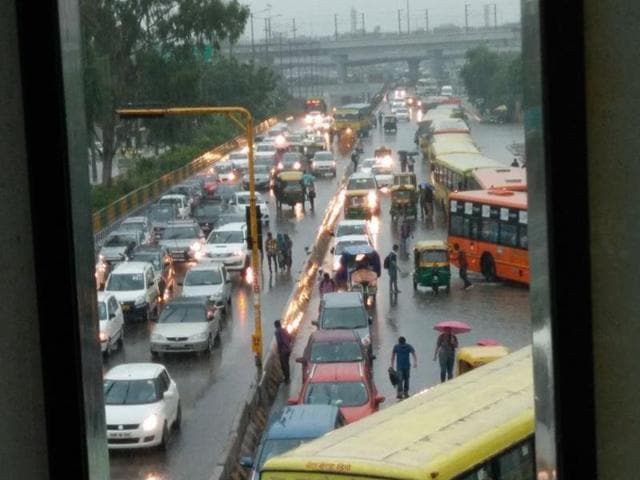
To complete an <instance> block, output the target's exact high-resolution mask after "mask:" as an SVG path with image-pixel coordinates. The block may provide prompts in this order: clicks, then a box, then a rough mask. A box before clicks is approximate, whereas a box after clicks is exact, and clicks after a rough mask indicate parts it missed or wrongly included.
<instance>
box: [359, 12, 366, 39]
mask: <svg viewBox="0 0 640 480" xmlns="http://www.w3.org/2000/svg"><path fill="white" fill-rule="evenodd" d="M360 18H361V20H362V35H364V34H365V33H366V30H365V29H364V12H362V13H361V14H360Z"/></svg>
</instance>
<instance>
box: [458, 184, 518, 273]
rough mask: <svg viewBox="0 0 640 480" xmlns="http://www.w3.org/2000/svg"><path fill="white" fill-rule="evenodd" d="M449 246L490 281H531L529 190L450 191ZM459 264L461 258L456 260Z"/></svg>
mask: <svg viewBox="0 0 640 480" xmlns="http://www.w3.org/2000/svg"><path fill="white" fill-rule="evenodd" d="M448 241H449V246H450V247H453V246H454V245H455V244H458V245H460V248H461V249H462V250H463V251H464V252H465V253H466V255H467V259H468V264H469V267H468V268H469V270H471V271H474V272H480V273H482V274H483V275H484V276H485V278H486V279H487V280H489V281H495V280H497V279H503V280H513V281H515V282H520V283H525V284H527V285H528V284H529V251H528V234H527V193H526V192H518V191H513V190H507V189H492V190H473V191H464V192H452V193H450V194H449V240H448ZM452 261H453V263H454V264H456V265H457V259H456V258H455V255H454V258H453V259H452Z"/></svg>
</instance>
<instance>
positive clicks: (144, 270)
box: [104, 261, 160, 321]
mask: <svg viewBox="0 0 640 480" xmlns="http://www.w3.org/2000/svg"><path fill="white" fill-rule="evenodd" d="M104 292H105V293H111V294H113V295H114V296H115V297H116V299H117V300H118V303H120V306H121V307H122V313H123V314H124V317H125V320H128V319H132V318H139V319H141V320H143V321H146V320H148V319H150V318H154V316H155V315H156V314H157V312H158V300H159V297H160V289H159V287H158V280H157V278H156V274H155V271H154V269H153V265H152V264H151V263H149V262H135V261H134V262H125V263H121V264H119V265H117V266H116V267H115V268H114V269H113V271H112V272H111V273H110V274H109V278H107V283H106V285H105V288H104Z"/></svg>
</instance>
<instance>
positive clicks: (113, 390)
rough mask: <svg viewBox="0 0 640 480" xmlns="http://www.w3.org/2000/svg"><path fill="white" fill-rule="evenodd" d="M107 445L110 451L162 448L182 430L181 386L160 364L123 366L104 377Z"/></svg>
mask: <svg viewBox="0 0 640 480" xmlns="http://www.w3.org/2000/svg"><path fill="white" fill-rule="evenodd" d="M103 392H104V403H105V414H106V420H107V445H108V446H109V448H110V449H113V450H115V449H129V448H146V447H155V446H160V447H161V448H162V449H163V450H166V448H167V446H168V442H169V436H170V432H171V431H172V430H177V429H178V428H180V421H181V419H182V412H181V408H180V394H179V393H178V387H177V385H176V383H175V382H174V381H173V379H172V378H171V377H170V376H169V372H167V369H166V368H165V367H164V366H163V365H160V364H157V363H123V364H121V365H118V366H117V367H113V368H112V369H111V370H109V371H108V372H107V373H106V374H105V376H104V382H103Z"/></svg>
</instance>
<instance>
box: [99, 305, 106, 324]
mask: <svg viewBox="0 0 640 480" xmlns="http://www.w3.org/2000/svg"><path fill="white" fill-rule="evenodd" d="M98 318H99V319H100V320H107V304H106V303H104V302H98Z"/></svg>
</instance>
